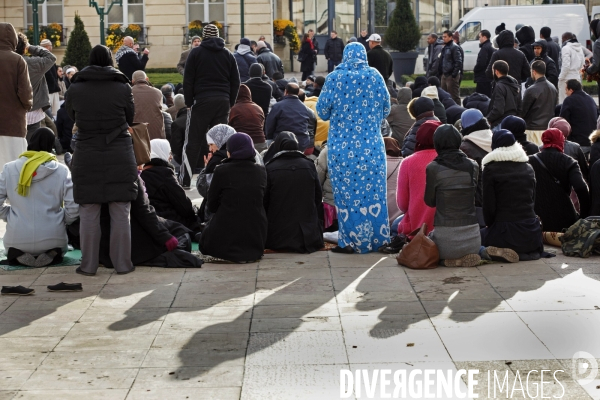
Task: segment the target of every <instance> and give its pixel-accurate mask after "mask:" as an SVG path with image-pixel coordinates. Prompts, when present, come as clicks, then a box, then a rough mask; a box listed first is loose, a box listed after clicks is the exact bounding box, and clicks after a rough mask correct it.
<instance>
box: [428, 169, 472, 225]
mask: <svg viewBox="0 0 600 400" xmlns="http://www.w3.org/2000/svg"><path fill="white" fill-rule="evenodd" d="M471 163H472V164H473V178H471V175H470V174H469V173H467V172H465V171H458V170H455V169H450V168H448V167H445V166H443V165H440V164H438V163H437V162H435V160H434V161H432V162H431V163H429V165H427V169H426V176H427V178H426V179H427V185H426V187H425V198H424V199H425V204H427V205H428V206H429V207H436V211H435V217H434V219H433V224H434V225H435V226H436V227H437V226H467V225H474V224H477V223H478V221H477V214H476V211H475V203H474V201H473V199H474V198H475V190H476V188H477V178H478V174H479V167H478V166H477V163H476V162H475V161H473V160H471ZM430 183H431V184H430ZM461 217H462V218H461Z"/></svg>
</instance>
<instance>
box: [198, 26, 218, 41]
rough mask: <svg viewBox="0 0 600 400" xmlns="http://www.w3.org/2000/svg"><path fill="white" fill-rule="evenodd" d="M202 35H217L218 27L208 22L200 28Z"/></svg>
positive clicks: (208, 36)
mask: <svg viewBox="0 0 600 400" xmlns="http://www.w3.org/2000/svg"><path fill="white" fill-rule="evenodd" d="M202 37H203V38H204V39H206V38H211V37H219V28H217V27H216V26H215V25H213V24H208V25H206V26H205V27H204V28H202Z"/></svg>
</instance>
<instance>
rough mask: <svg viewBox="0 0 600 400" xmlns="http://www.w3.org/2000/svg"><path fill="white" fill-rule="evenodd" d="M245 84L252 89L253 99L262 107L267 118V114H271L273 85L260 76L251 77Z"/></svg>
mask: <svg viewBox="0 0 600 400" xmlns="http://www.w3.org/2000/svg"><path fill="white" fill-rule="evenodd" d="M244 85H246V86H248V89H250V96H251V97H252V101H253V102H254V103H256V104H258V106H259V107H260V108H262V110H263V113H264V114H265V119H266V118H267V115H269V103H270V102H271V95H272V93H273V89H272V88H271V85H269V84H268V83H267V82H264V81H263V80H262V78H260V77H256V78H250V79H248V80H247V81H246V82H244Z"/></svg>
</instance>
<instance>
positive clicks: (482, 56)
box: [473, 40, 496, 83]
mask: <svg viewBox="0 0 600 400" xmlns="http://www.w3.org/2000/svg"><path fill="white" fill-rule="evenodd" d="M495 51H496V49H494V46H492V42H490V41H489V40H486V41H485V42H483V43H479V54H477V61H476V62H475V67H474V68H473V81H474V82H475V83H490V82H492V79H491V78H490V77H489V76H487V75H486V74H485V70H486V69H487V67H488V65H489V63H490V60H491V58H492V54H494V52H495Z"/></svg>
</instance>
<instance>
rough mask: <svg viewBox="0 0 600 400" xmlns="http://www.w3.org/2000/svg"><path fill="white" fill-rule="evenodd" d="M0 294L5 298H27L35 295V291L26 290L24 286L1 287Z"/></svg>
mask: <svg viewBox="0 0 600 400" xmlns="http://www.w3.org/2000/svg"><path fill="white" fill-rule="evenodd" d="M0 293H2V294H3V295H7V296H8V295H10V296H29V295H31V294H34V293H35V289H30V288H26V287H24V286H2V290H1V291H0Z"/></svg>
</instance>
